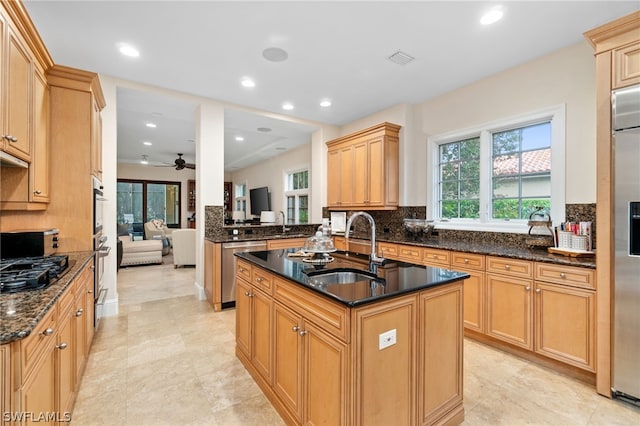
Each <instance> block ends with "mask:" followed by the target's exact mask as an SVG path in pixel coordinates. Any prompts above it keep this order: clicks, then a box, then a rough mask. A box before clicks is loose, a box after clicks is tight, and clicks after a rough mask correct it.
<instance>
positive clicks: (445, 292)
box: [236, 249, 469, 425]
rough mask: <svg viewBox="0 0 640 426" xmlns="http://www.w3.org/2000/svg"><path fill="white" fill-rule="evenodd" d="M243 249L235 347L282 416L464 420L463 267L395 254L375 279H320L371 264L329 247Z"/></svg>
mask: <svg viewBox="0 0 640 426" xmlns="http://www.w3.org/2000/svg"><path fill="white" fill-rule="evenodd" d="M293 251H294V250H291V249H288V250H287V249H285V250H270V251H259V252H248V253H238V254H236V256H238V258H239V259H238V262H237V270H236V354H237V356H238V358H239V359H240V361H241V362H242V363H243V364H244V366H245V367H246V368H247V370H248V371H249V372H250V373H251V375H252V376H253V378H254V379H255V381H256V383H257V384H258V385H259V386H260V387H261V389H262V390H263V392H264V393H265V394H266V396H267V397H268V398H269V400H270V401H271V402H272V404H273V405H274V407H275V408H276V409H277V410H278V412H279V413H280V415H281V416H282V417H283V419H284V420H285V421H286V422H287V423H288V424H334V425H338V424H367V425H369V424H407V425H410V424H411V425H414V424H425V425H426V424H459V423H461V422H462V421H463V419H464V409H463V401H462V347H463V319H462V304H463V294H462V283H463V280H464V279H465V278H468V276H469V275H468V274H466V273H460V272H455V271H451V270H447V269H441V268H432V267H426V266H418V265H413V264H410V263H403V262H393V263H387V264H385V265H382V266H380V267H379V268H378V271H377V276H378V277H380V278H382V279H379V278H376V279H360V280H358V281H357V282H355V283H349V284H344V283H343V284H333V283H330V282H327V281H323V279H322V278H321V277H322V274H321V275H317V274H318V273H321V272H325V271H328V272H331V271H335V270H344V269H345V268H350V269H352V270H354V271H357V270H363V269H367V268H368V261H367V259H366V257H363V256H360V255H357V254H352V253H349V252H336V253H332V254H331V255H332V257H333V258H334V259H335V260H334V261H333V262H331V263H329V264H326V265H322V266H314V265H311V264H310V263H308V262H305V261H303V259H301V258H298V257H291V256H290V254H291V253H292V252H293Z"/></svg>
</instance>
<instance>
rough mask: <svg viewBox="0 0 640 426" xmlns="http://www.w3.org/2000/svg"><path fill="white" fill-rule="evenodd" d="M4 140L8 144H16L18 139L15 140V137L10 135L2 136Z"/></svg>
mask: <svg viewBox="0 0 640 426" xmlns="http://www.w3.org/2000/svg"><path fill="white" fill-rule="evenodd" d="M4 138H5V139H6V140H8V141H9V142H14V143H15V142H18V138H16V137H15V136H11V135H4Z"/></svg>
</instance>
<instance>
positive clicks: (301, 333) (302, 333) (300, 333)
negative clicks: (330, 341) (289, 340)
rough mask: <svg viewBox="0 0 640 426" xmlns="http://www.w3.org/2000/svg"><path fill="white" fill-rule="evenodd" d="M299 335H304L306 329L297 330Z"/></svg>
mask: <svg viewBox="0 0 640 426" xmlns="http://www.w3.org/2000/svg"><path fill="white" fill-rule="evenodd" d="M298 334H299V335H301V336H304V335H305V334H307V330H302V331H300V332H298Z"/></svg>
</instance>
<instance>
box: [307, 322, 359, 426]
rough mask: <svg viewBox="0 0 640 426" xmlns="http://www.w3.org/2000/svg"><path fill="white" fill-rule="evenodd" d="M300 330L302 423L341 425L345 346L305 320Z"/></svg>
mask: <svg viewBox="0 0 640 426" xmlns="http://www.w3.org/2000/svg"><path fill="white" fill-rule="evenodd" d="M301 331H302V336H300V338H301V339H302V344H303V345H304V365H303V371H304V373H303V374H304V378H303V384H304V385H303V386H304V387H303V391H302V394H303V395H304V397H305V403H304V414H303V416H304V417H303V418H304V421H303V424H307V425H345V424H347V423H348V416H347V414H348V411H347V407H348V406H349V394H348V383H349V370H348V366H347V346H346V345H345V344H344V343H342V342H341V341H340V340H337V339H335V338H334V337H332V336H331V335H330V334H328V333H327V332H325V331H324V330H322V329H321V328H319V327H316V326H314V325H313V324H312V323H309V322H306V321H305V322H304V324H303V330H301ZM298 334H300V333H298Z"/></svg>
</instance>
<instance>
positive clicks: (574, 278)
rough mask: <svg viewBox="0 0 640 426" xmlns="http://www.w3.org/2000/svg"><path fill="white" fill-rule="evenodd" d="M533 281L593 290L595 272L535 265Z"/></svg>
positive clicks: (545, 264)
mask: <svg viewBox="0 0 640 426" xmlns="http://www.w3.org/2000/svg"><path fill="white" fill-rule="evenodd" d="M535 279H536V280H537V281H546V282H550V283H555V284H565V285H570V286H575V287H583V288H588V289H592V290H595V288H596V271H595V270H594V269H587V268H578V267H575V266H560V265H550V264H548V263H536V268H535Z"/></svg>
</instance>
